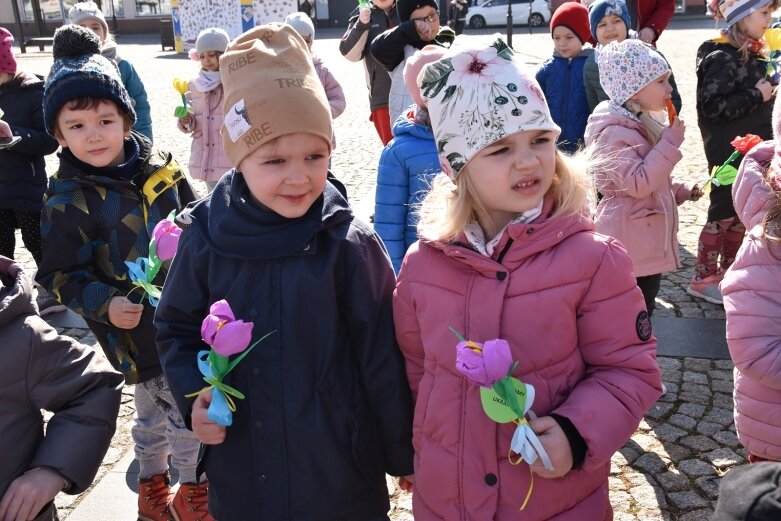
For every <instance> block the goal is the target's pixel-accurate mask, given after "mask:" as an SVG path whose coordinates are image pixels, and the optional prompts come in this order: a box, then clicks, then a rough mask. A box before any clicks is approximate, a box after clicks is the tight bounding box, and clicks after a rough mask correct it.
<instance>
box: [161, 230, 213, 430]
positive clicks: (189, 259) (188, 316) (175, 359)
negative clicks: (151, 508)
mask: <svg viewBox="0 0 781 521" xmlns="http://www.w3.org/2000/svg"><path fill="white" fill-rule="evenodd" d="M207 255H208V253H207V252H206V248H205V245H204V243H203V240H202V238H201V236H200V234H199V233H198V231H197V229H195V228H194V227H192V228H188V229H186V230H184V232H183V233H182V236H181V238H180V239H179V247H178V248H177V252H176V256H175V257H174V260H173V263H172V265H171V270H170V271H169V272H168V276H167V277H166V279H165V286H164V287H163V292H162V295H161V297H160V303H159V304H158V305H157V311H156V312H155V327H156V329H157V351H158V353H159V354H160V365H161V366H162V367H163V373H164V374H165V378H166V380H168V386H169V387H170V388H171V393H172V394H173V396H174V398H175V399H176V405H177V406H178V407H179V411H181V413H182V417H183V418H184V420H185V424H186V425H187V427H188V428H192V426H191V419H190V411H191V409H192V403H193V401H194V400H195V398H185V395H186V394H190V393H193V392H196V391H198V390H200V389H202V388H203V387H204V386H206V385H207V384H206V383H205V382H204V381H203V375H201V373H200V371H198V366H197V362H196V356H197V355H198V351H201V350H208V349H209V346H207V345H206V344H205V343H204V342H203V340H201V322H202V321H203V319H204V317H205V316H206V315H208V314H209V306H208V288H207V287H206V283H205V277H206V276H207V273H208V269H207V266H206V264H207V263H206V262H205V261H206V260H207V259H208V257H207ZM182 295H186V298H182Z"/></svg>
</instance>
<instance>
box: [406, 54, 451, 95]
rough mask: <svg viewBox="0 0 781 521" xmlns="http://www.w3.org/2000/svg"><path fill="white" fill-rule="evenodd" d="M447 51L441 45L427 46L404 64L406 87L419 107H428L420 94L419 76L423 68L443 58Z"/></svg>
mask: <svg viewBox="0 0 781 521" xmlns="http://www.w3.org/2000/svg"><path fill="white" fill-rule="evenodd" d="M446 51H447V49H445V48H444V47H440V46H439V45H427V46H425V47H423V48H422V49H421V50H419V51H415V54H413V55H412V56H410V57H409V58H407V62H406V63H405V64H404V73H403V74H404V85H405V86H406V87H407V90H408V91H409V93H410V96H412V100H413V101H414V102H415V105H417V106H418V107H425V106H426V100H425V99H424V98H423V96H422V95H421V93H420V87H418V85H419V84H420V82H418V76H420V73H421V71H422V70H423V67H425V66H426V65H428V64H429V63H432V62H435V61H437V60H439V59H440V58H442V56H444V55H445V52H446Z"/></svg>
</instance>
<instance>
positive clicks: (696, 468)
mask: <svg viewBox="0 0 781 521" xmlns="http://www.w3.org/2000/svg"><path fill="white" fill-rule="evenodd" d="M678 470H680V471H681V472H683V473H684V474H686V475H687V476H689V477H700V476H713V475H714V474H716V469H714V468H713V466H712V465H709V464H707V463H705V462H704V461H700V460H698V459H687V460H683V461H681V462H680V463H678Z"/></svg>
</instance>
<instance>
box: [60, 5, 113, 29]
mask: <svg viewBox="0 0 781 521" xmlns="http://www.w3.org/2000/svg"><path fill="white" fill-rule="evenodd" d="M68 18H69V19H70V22H71V23H72V24H74V25H81V23H82V22H86V21H88V20H97V21H98V22H100V25H102V26H103V34H104V35H108V24H107V23H106V17H105V16H104V15H103V11H101V10H100V7H98V4H96V3H95V2H92V1H91V0H90V1H89V2H79V3H77V4H73V7H71V8H70V10H69V11H68Z"/></svg>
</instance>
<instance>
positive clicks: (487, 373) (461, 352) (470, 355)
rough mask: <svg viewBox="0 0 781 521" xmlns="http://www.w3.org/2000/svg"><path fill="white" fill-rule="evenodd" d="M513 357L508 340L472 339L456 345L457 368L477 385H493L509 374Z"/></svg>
mask: <svg viewBox="0 0 781 521" xmlns="http://www.w3.org/2000/svg"><path fill="white" fill-rule="evenodd" d="M512 363H513V358H512V354H511V353H510V344H508V343H507V341H506V340H502V339H498V338H497V339H496V340H489V341H487V342H485V343H484V344H479V343H477V342H472V341H464V342H459V343H458V344H457V345H456V369H458V371H459V372H460V373H461V374H463V375H464V377H465V378H466V379H467V380H469V381H470V382H472V383H473V384H475V385H479V386H481V387H491V386H493V385H494V384H495V383H496V382H498V381H499V380H501V379H502V378H504V377H505V376H507V371H509V370H510V366H512Z"/></svg>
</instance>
